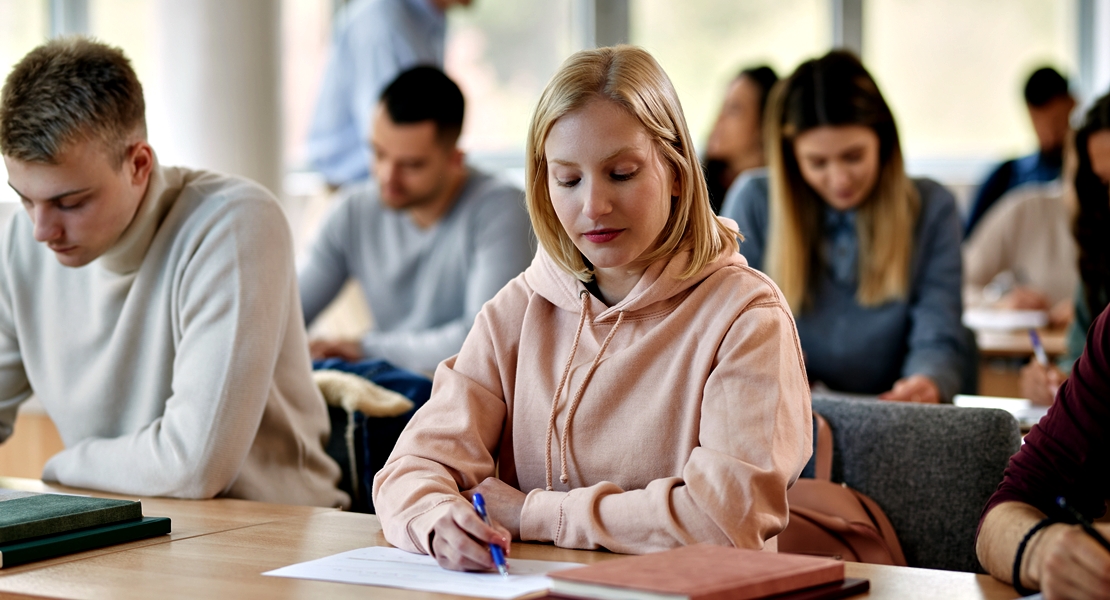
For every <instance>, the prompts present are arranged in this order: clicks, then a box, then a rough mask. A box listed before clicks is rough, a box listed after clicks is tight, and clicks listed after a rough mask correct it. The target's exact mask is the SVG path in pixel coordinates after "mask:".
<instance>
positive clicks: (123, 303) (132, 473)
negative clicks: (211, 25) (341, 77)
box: [0, 38, 348, 506]
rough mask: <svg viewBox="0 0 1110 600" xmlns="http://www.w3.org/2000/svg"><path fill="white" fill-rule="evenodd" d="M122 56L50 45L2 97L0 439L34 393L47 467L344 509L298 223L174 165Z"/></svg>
mask: <svg viewBox="0 0 1110 600" xmlns="http://www.w3.org/2000/svg"><path fill="white" fill-rule="evenodd" d="M143 112H144V104H143V97H142V87H141V85H140V84H139V82H138V80H137V79H136V77H135V74H134V71H133V70H132V69H131V66H130V64H129V62H128V60H127V58H126V57H124V55H123V53H122V52H120V51H119V50H118V49H115V48H111V47H108V46H105V45H102V44H98V43H95V42H91V41H87V40H83V39H77V38H71V39H63V40H55V41H52V42H49V43H47V44H45V45H43V46H40V47H39V48H37V49H35V50H33V51H32V52H31V53H29V54H28V55H27V56H26V57H24V58H23V60H22V61H20V63H19V64H17V65H16V66H15V67H14V69H13V70H12V72H11V73H10V74H9V75H8V78H7V80H6V82H5V84H4V88H3V92H2V95H0V151H2V153H3V155H4V163H5V165H6V167H7V170H8V184H9V185H10V186H11V187H12V189H14V190H15V191H16V193H18V194H19V197H20V199H21V200H22V203H23V206H24V208H25V209H26V215H15V217H14V218H13V219H12V220H11V222H10V223H9V224H8V226H7V227H6V229H5V230H4V231H3V233H2V235H0V441H2V440H4V439H5V438H7V437H8V436H9V435H10V434H11V431H12V424H13V422H14V419H15V413H16V408H17V406H18V405H19V404H20V403H21V402H22V401H24V400H26V399H27V398H28V397H29V396H30V395H31V394H34V395H36V396H37V397H38V398H39V399H40V400H41V402H42V404H43V406H45V408H46V411H47V412H48V413H49V414H50V417H51V418H52V419H53V420H54V422H55V424H56V425H57V427H58V431H59V433H60V434H61V437H62V440H63V441H64V442H65V445H66V449H65V450H63V451H62V452H60V453H58V454H57V455H55V456H54V457H53V458H51V459H50V461H49V462H48V463H47V465H46V468H45V470H44V471H43V479H46V480H49V481H57V482H60V483H63V484H66V485H71V486H76V487H84V488H93V489H100V490H106V491H111V492H116V493H123V494H136V495H144V496H174V497H183V498H211V497H214V496H230V497H237V498H248V499H253V500H263V501H269V502H286V503H294V504H311V505H320V506H344V505H346V504H347V502H348V498H347V496H346V494H344V493H343V492H341V491H339V490H338V489H337V487H336V483H337V482H338V480H339V469H338V467H337V466H336V464H335V463H334V461H332V460H331V458H329V457H328V456H327V454H326V453H325V452H324V450H323V444H324V442H325V440H326V438H327V435H328V419H327V413H326V409H325V406H324V403H323V400H322V399H321V397H320V395H319V391H318V390H317V389H316V387H315V385H314V384H313V381H312V376H311V370H310V363H309V357H308V351H307V342H306V339H305V333H304V325H303V322H302V316H301V306H300V300H299V296H298V292H297V281H296V274H295V271H294V266H293V248H292V239H291V236H290V233H289V227H288V224H287V223H286V221H285V218H284V215H283V214H282V212H281V209H280V207H279V206H278V204H277V202H276V201H275V200H274V198H273V197H272V195H270V193H269V192H267V191H266V190H265V189H263V188H261V187H260V186H258V185H256V184H254V183H251V182H249V181H246V180H243V179H238V178H233V177H228V176H224V175H218V174H214V173H206V172H199V171H189V170H185V169H180V168H171V167H162V166H160V165H159V164H158V162H157V160H156V158H155V155H154V151H153V150H152V149H151V147H150V145H149V144H148V143H147V142H146V126H145V119H144V116H143Z"/></svg>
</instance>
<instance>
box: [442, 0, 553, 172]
mask: <svg viewBox="0 0 1110 600" xmlns="http://www.w3.org/2000/svg"><path fill="white" fill-rule="evenodd" d="M447 15H448V17H447V46H446V57H445V69H446V71H447V72H448V74H450V75H451V77H452V78H453V79H454V80H455V81H456V82H457V83H458V84H459V87H460V88H462V91H463V94H464V95H465V96H466V121H465V123H464V127H463V136H462V141H461V145H462V147H463V148H465V149H467V150H468V151H471V152H475V153H478V154H485V155H487V157H488V156H490V155H494V156H497V155H500V156H506V157H511V159H510V160H509V162H508V164H509V165H513V164H515V165H516V166H519V165H521V164H523V155H524V141H525V137H527V134H528V120H529V118H531V116H532V109H533V108H535V104H536V101H537V100H538V99H539V97H540V93H541V92H542V91H543V88H544V86H545V85H547V81H548V80H549V79H550V78H551V76H552V75H553V74H554V73H555V70H556V69H557V68H558V67H559V65H560V64H561V63H562V61H563V60H564V59H565V58H566V57H567V55H569V54H570V52H571V51H572V43H573V42H572V24H571V0H548V1H542V2H541V1H530V2H522V1H520V0H478V1H477V2H474V4H473V5H472V6H470V7H468V8H456V9H452V10H451V11H450V12H449V13H447ZM479 162H481V161H479Z"/></svg>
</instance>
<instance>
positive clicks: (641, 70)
mask: <svg viewBox="0 0 1110 600" xmlns="http://www.w3.org/2000/svg"><path fill="white" fill-rule="evenodd" d="M598 98H601V99H605V100H609V101H611V102H615V103H616V104H617V105H618V106H621V107H623V108H624V109H625V110H627V111H628V112H629V114H631V115H632V116H634V117H636V119H637V120H639V122H640V124H641V125H643V126H644V128H645V129H646V130H647V131H648V133H649V135H651V137H652V139H654V140H655V142H656V145H657V147H658V149H659V151H660V155H661V156H662V157H663V160H664V161H666V163H667V165H669V166H670V168H671V171H672V172H673V173H674V174H675V176H676V177H678V181H679V189H680V191H679V195H678V197H677V198H675V199H673V200H672V203H671V213H670V217H669V218H668V220H667V224H666V225H665V226H664V228H663V232H662V234H661V235H660V239H659V241H658V243H657V245H656V247H655V248H654V249H653V250H651V251H650V252H649V253H648V254H647V255H645V256H644V258H645V260H647V261H655V260H658V259H660V258H663V257H666V256H672V255H674V254H676V253H677V252H680V251H683V250H687V249H689V250H690V251H691V257H690V262H689V264H688V265H687V267H686V269H685V270H684V271H683V273H682V275H681V277H683V278H687V277H692V276H693V275H695V274H696V273H698V272H699V271H701V270H702V268H704V267H705V266H706V265H707V264H709V263H710V262H712V261H713V260H714V259H716V258H717V256H718V255H719V254H720V253H721V252H722V250H724V249H725V248H727V247H731V248H733V250H735V249H736V247H737V244H736V235H737V234H736V232H734V231H730V230H729V229H728V228H727V227H725V226H724V225H723V224H722V223H721V222H720V221H718V220H717V218H716V216H714V214H713V209H712V208H711V206H710V204H709V192H708V191H707V190H706V186H705V179H704V177H702V173H701V167H700V163H699V162H698V158H697V156H696V154H695V152H694V145H693V143H692V140H691V138H690V132H689V130H688V129H687V128H686V118H685V117H684V116H683V114H682V106H681V104H679V101H678V94H676V93H675V91H674V86H672V85H671V80H670V79H669V78H668V77H667V74H666V73H664V72H663V69H662V67H660V66H659V63H657V62H655V59H654V58H652V57H651V55H650V54H648V53H647V52H646V51H644V50H643V49H641V48H637V47H635V46H626V45H621V46H612V47H608V48H597V49H594V50H583V51H581V52H577V53H575V54H574V55H572V56H571V57H570V58H568V59H567V60H566V61H565V62H564V63H563V64H562V66H560V67H559V71H558V72H557V73H555V75H554V77H552V78H551V81H550V82H549V83H548V84H547V87H546V88H545V89H544V91H543V95H542V96H540V101H539V104H538V105H537V106H536V112H535V113H534V114H533V115H532V122H531V125H529V127H528V146H527V151H526V153H527V160H526V164H525V181H526V184H525V194H526V197H527V204H528V214H529V215H530V217H531V219H532V228H533V229H534V230H535V232H536V237H537V238H538V239H539V242H540V244H541V245H542V246H543V249H544V250H545V251H546V252H547V253H548V254H549V255H551V257H552V258H553V259H554V260H555V262H556V263H557V264H558V265H559V266H560V267H562V268H563V269H565V270H566V271H567V272H569V273H571V274H572V275H574V276H575V277H577V278H578V279H580V280H582V281H589V280H591V279H592V278H593V271H592V270H591V269H590V267H589V266H588V265H587V264H586V261H585V260H584V258H583V256H582V253H581V252H579V250H578V248H577V247H575V245H574V242H572V241H571V239H570V236H568V235H567V233H566V231H565V230H564V229H563V226H562V224H561V223H560V222H559V218H558V216H556V214H555V208H554V207H553V206H552V204H551V196H550V194H549V190H548V187H547V185H548V182H547V155H546V152H545V150H544V145H545V143H546V142H547V135H548V133H549V132H550V131H551V126H552V125H554V124H555V121H557V120H558V119H559V118H560V117H562V116H563V115H565V114H567V113H570V112H573V111H575V110H578V109H579V108H582V107H583V106H585V105H586V104H587V103H588V102H590V101H591V100H594V99H598Z"/></svg>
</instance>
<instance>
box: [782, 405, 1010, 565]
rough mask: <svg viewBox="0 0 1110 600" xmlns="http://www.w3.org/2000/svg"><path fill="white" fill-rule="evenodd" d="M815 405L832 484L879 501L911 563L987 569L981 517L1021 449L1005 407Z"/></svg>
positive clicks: (814, 408) (907, 559)
mask: <svg viewBox="0 0 1110 600" xmlns="http://www.w3.org/2000/svg"><path fill="white" fill-rule="evenodd" d="M813 410H814V412H817V413H819V414H821V415H822V416H823V417H825V419H826V420H827V421H828V422H829V426H830V427H831V428H832V431H833V466H832V481H834V482H837V483H843V484H845V485H847V486H849V487H851V488H853V489H856V490H859V491H860V492H863V493H864V494H866V495H868V496H870V497H871V498H872V499H873V500H875V502H877V503H878V504H879V506H880V507H881V508H882V509H883V511H885V512H886V515H887V517H889V519H890V522H891V524H892V525H893V526H894V530H895V532H896V533H897V535H898V539H899V541H900V542H901V545H902V550H903V552H904V553H905V557H906V561H907V562H908V563H909V566H911V567H922V568H929V569H946V570H952V571H970V572H978V573H982V572H984V571H983V570H982V568H981V567H980V565H979V560H978V559H977V558H976V556H975V531H976V529H977V528H978V525H979V514H980V512H981V511H982V509H983V506H984V505H985V504H986V503H987V499H988V498H990V495H991V494H992V493H994V490H995V488H996V487H998V484H999V482H1001V481H1002V472H1003V471H1004V470H1005V469H1006V465H1007V464H1008V463H1009V459H1010V456H1012V455H1013V454H1014V453H1016V452H1017V451H1018V448H1019V447H1020V445H1021V433H1020V431H1019V430H1018V424H1017V421H1015V420H1014V417H1013V416H1012V415H1010V413H1007V412H1005V411H1001V410H994V409H978V408H961V407H956V406H950V405H940V406H937V405H921V404H905V403H900V402H884V401H877V400H845V399H830V398H820V397H815V398H813ZM807 471H810V472H812V471H811V469H807ZM803 476H804V475H803Z"/></svg>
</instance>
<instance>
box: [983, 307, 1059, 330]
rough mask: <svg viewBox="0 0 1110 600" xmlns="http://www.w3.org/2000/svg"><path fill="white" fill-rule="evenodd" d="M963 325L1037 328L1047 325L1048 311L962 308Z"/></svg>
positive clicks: (1012, 328)
mask: <svg viewBox="0 0 1110 600" xmlns="http://www.w3.org/2000/svg"><path fill="white" fill-rule="evenodd" d="M964 325H965V326H966V327H969V328H971V329H975V330H979V329H991V330H1004V331H1009V330H1016V329H1039V328H1041V327H1047V326H1048V313H1047V312H1045V311H1043V310H1010V309H1004V308H968V309H965V310H964Z"/></svg>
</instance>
